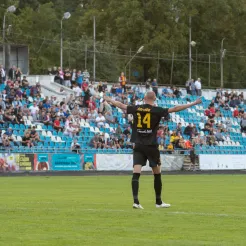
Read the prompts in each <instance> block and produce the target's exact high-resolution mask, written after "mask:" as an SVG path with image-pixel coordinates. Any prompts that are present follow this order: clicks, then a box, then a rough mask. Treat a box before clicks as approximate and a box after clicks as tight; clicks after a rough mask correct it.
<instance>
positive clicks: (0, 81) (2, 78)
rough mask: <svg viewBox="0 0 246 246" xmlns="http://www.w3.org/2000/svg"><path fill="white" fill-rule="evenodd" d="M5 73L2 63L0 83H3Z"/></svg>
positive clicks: (0, 66)
mask: <svg viewBox="0 0 246 246" xmlns="http://www.w3.org/2000/svg"><path fill="white" fill-rule="evenodd" d="M5 79H6V74H5V70H4V68H3V65H0V84H2V83H5Z"/></svg>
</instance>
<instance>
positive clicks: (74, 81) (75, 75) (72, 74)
mask: <svg viewBox="0 0 246 246" xmlns="http://www.w3.org/2000/svg"><path fill="white" fill-rule="evenodd" d="M76 78H77V72H76V69H73V71H72V73H71V80H72V84H75V83H76Z"/></svg>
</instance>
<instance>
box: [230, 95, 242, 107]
mask: <svg viewBox="0 0 246 246" xmlns="http://www.w3.org/2000/svg"><path fill="white" fill-rule="evenodd" d="M240 104H241V102H240V100H239V99H238V97H237V96H234V97H233V98H232V100H231V101H230V104H229V105H230V107H232V108H235V107H236V106H239V105H240Z"/></svg>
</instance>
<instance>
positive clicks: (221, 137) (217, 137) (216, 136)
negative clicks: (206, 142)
mask: <svg viewBox="0 0 246 246" xmlns="http://www.w3.org/2000/svg"><path fill="white" fill-rule="evenodd" d="M214 136H215V138H216V141H224V139H223V135H222V133H221V130H220V129H219V130H217V132H216V133H215V134H214Z"/></svg>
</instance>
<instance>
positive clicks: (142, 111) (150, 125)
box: [127, 104, 168, 145]
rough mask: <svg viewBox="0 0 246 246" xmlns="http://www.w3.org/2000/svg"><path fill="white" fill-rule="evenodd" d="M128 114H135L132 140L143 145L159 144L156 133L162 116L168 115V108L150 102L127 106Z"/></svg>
mask: <svg viewBox="0 0 246 246" xmlns="http://www.w3.org/2000/svg"><path fill="white" fill-rule="evenodd" d="M127 114H132V115H133V126H132V136H131V142H133V143H135V144H143V145H157V140H156V134H157V130H158V128H159V123H160V121H161V118H162V117H165V118H166V117H167V116H168V109H167V108H161V107H155V106H152V105H149V104H144V105H138V106H127Z"/></svg>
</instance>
